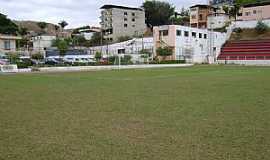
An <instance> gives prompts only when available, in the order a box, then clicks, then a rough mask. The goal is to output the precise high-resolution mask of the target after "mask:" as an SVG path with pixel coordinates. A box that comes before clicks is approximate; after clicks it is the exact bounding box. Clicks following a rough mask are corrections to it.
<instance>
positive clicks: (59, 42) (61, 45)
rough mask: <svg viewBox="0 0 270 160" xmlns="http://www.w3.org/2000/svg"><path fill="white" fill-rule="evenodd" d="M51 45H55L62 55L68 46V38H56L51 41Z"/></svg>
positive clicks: (62, 55) (61, 55)
mask: <svg viewBox="0 0 270 160" xmlns="http://www.w3.org/2000/svg"><path fill="white" fill-rule="evenodd" d="M52 46H53V47H57V49H58V51H59V56H60V57H64V56H65V55H66V52H67V50H68V48H69V43H68V40H63V39H56V40H54V41H53V42H52Z"/></svg>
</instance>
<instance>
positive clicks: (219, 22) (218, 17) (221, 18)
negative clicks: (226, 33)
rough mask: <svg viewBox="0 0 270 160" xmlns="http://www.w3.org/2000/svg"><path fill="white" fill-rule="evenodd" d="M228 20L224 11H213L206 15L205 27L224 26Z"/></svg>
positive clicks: (228, 17)
mask: <svg viewBox="0 0 270 160" xmlns="http://www.w3.org/2000/svg"><path fill="white" fill-rule="evenodd" d="M229 22H230V16H229V15H227V14H225V13H213V14H209V15H208V17H207V28H208V29H217V28H222V27H224V26H226V25H227V24H228V23H229Z"/></svg>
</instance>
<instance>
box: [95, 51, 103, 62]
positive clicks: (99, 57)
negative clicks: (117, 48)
mask: <svg viewBox="0 0 270 160" xmlns="http://www.w3.org/2000/svg"><path fill="white" fill-rule="evenodd" d="M101 58H102V53H101V52H96V54H95V59H96V60H97V61H100V59H101Z"/></svg>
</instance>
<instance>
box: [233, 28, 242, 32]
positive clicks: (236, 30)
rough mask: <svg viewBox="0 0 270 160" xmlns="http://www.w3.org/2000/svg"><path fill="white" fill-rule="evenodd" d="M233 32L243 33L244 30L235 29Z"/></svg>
mask: <svg viewBox="0 0 270 160" xmlns="http://www.w3.org/2000/svg"><path fill="white" fill-rule="evenodd" d="M233 32H235V33H242V32H243V30H242V29H241V28H235V29H234V30H233Z"/></svg>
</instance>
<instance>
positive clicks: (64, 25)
mask: <svg viewBox="0 0 270 160" xmlns="http://www.w3.org/2000/svg"><path fill="white" fill-rule="evenodd" d="M58 24H59V26H60V27H61V28H62V29H64V28H65V27H66V26H67V25H68V23H67V22H66V21H64V20H63V21H61V22H59V23H58Z"/></svg>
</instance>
